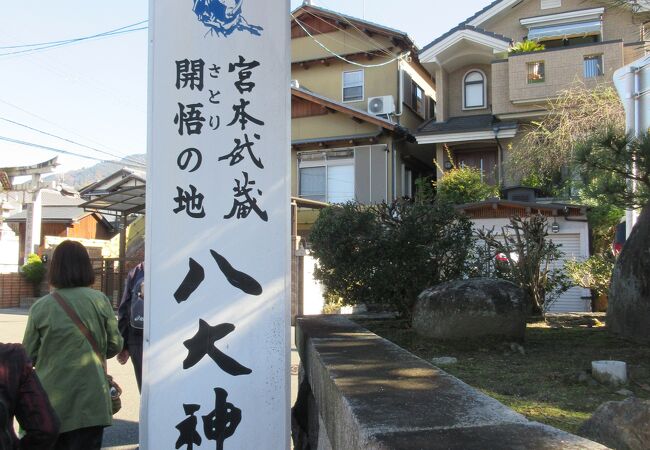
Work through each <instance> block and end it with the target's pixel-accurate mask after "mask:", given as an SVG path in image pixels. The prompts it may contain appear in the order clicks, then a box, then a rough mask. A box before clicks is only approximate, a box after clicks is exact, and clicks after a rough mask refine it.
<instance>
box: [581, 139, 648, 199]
mask: <svg viewBox="0 0 650 450" xmlns="http://www.w3.org/2000/svg"><path fill="white" fill-rule="evenodd" d="M574 163H575V165H576V167H577V170H578V173H579V174H580V176H581V178H582V180H583V181H584V183H585V185H587V186H589V188H590V189H591V191H592V193H595V194H597V195H599V196H600V197H601V198H603V199H604V200H605V201H608V202H609V203H611V204H612V205H615V206H617V207H619V208H634V209H636V208H642V207H644V206H645V205H646V204H648V201H650V133H647V132H646V133H644V134H642V135H641V136H639V137H638V138H637V137H634V136H632V135H631V134H626V133H625V132H624V131H622V128H620V127H606V128H604V129H603V130H601V131H598V132H596V133H593V134H592V135H590V136H587V137H586V138H585V139H583V140H582V141H581V142H579V143H578V144H577V145H576V148H575V156H574ZM632 183H634V186H633V184H632Z"/></svg>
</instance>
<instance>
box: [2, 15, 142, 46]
mask: <svg viewBox="0 0 650 450" xmlns="http://www.w3.org/2000/svg"><path fill="white" fill-rule="evenodd" d="M147 22H149V21H148V20H141V21H140V22H136V23H132V24H131V25H125V26H123V27H119V28H115V29H113V30H108V31H102V32H101V33H97V34H92V35H89V36H82V37H78V38H70V39H63V40H60V41H49V42H40V43H38V44H21V45H5V46H0V50H10V49H14V48H25V47H40V46H42V45H52V44H62V43H67V42H74V41H80V40H84V39H92V38H95V37H99V36H104V35H106V34H110V33H114V32H116V31H122V30H126V29H127V28H132V27H136V26H138V25H142V24H143V23H147Z"/></svg>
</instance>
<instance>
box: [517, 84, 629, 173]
mask: <svg viewBox="0 0 650 450" xmlns="http://www.w3.org/2000/svg"><path fill="white" fill-rule="evenodd" d="M546 107H547V109H548V114H546V115H545V116H544V117H543V118H541V119H540V120H538V121H533V122H531V124H530V125H529V126H528V128H527V129H524V130H523V131H524V133H523V137H522V139H521V140H520V141H519V143H517V144H515V145H512V146H510V152H509V154H510V158H509V160H508V162H507V165H506V169H507V171H508V173H509V174H510V176H511V178H513V179H516V180H519V179H521V178H531V177H532V178H533V179H535V178H536V179H538V180H549V179H551V180H554V181H555V180H558V179H559V178H560V177H559V175H560V173H561V172H562V171H563V170H565V169H566V168H567V167H569V166H570V165H571V163H572V162H573V150H574V148H575V146H576V144H577V143H579V142H581V141H582V140H584V139H586V138H589V137H590V136H591V135H592V134H594V133H596V132H598V131H599V130H602V129H603V127H607V126H613V127H623V126H624V125H625V112H624V110H623V105H622V104H621V101H620V100H619V97H618V94H617V93H616V90H615V89H614V88H613V87H611V86H609V85H600V86H597V87H595V88H589V89H588V88H587V87H586V86H585V85H583V84H580V83H578V84H576V85H574V86H573V87H571V88H570V89H567V90H565V91H562V92H560V94H559V97H558V98H557V99H555V100H551V101H549V102H548V104H547V105H546Z"/></svg>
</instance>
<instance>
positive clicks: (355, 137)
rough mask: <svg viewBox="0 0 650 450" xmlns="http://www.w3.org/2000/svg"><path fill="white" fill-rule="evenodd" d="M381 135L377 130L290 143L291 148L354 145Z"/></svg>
mask: <svg viewBox="0 0 650 450" xmlns="http://www.w3.org/2000/svg"><path fill="white" fill-rule="evenodd" d="M382 134H383V130H381V129H379V130H377V132H375V133H365V134H348V135H345V136H330V137H324V138H310V139H296V140H294V141H291V146H292V147H298V146H302V145H309V144H327V143H338V142H347V143H349V144H350V145H355V141H365V140H373V139H377V138H378V137H379V136H381V135H382Z"/></svg>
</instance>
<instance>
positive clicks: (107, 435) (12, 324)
mask: <svg viewBox="0 0 650 450" xmlns="http://www.w3.org/2000/svg"><path fill="white" fill-rule="evenodd" d="M26 324H27V310H26V309H0V342H22V340H23V334H24V331H25V325H26ZM298 363H299V358H298V352H297V351H296V345H295V342H294V329H293V327H292V328H291V404H292V405H293V403H294V402H295V399H296V395H297V392H298V376H297V373H298V368H297V367H298ZM108 372H109V373H110V374H111V375H112V376H113V377H114V378H115V379H116V380H117V382H118V383H119V384H120V386H121V387H122V390H123V393H122V397H121V398H122V409H121V410H120V412H118V413H117V414H116V415H115V416H113V426H112V427H108V428H107V429H106V430H105V431H104V446H103V447H102V448H103V449H106V450H131V449H135V448H137V447H138V423H139V415H140V395H139V394H138V385H137V384H136V381H135V376H134V374H133V366H132V365H131V362H130V361H129V362H128V363H127V364H126V365H124V366H122V365H120V364H119V363H118V362H117V361H116V360H115V358H112V359H110V360H109V361H108Z"/></svg>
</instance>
